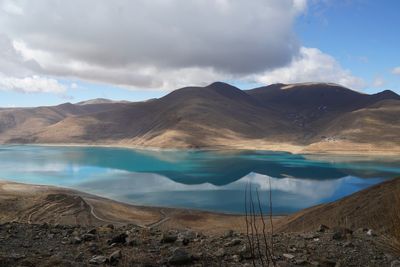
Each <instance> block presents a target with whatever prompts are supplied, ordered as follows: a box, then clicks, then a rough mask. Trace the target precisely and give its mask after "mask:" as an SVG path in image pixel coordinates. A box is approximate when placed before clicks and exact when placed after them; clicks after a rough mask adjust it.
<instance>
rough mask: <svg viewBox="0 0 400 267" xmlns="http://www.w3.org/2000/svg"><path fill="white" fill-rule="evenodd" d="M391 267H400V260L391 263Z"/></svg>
mask: <svg viewBox="0 0 400 267" xmlns="http://www.w3.org/2000/svg"><path fill="white" fill-rule="evenodd" d="M390 267H400V260H394V261H392V262H391V263H390Z"/></svg>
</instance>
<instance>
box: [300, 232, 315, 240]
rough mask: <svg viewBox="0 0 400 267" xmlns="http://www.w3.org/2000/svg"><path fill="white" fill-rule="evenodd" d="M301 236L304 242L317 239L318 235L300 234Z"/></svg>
mask: <svg viewBox="0 0 400 267" xmlns="http://www.w3.org/2000/svg"><path fill="white" fill-rule="evenodd" d="M301 236H302V237H303V238H304V239H306V240H311V239H315V238H318V237H319V235H318V234H316V233H305V234H302V235H301Z"/></svg>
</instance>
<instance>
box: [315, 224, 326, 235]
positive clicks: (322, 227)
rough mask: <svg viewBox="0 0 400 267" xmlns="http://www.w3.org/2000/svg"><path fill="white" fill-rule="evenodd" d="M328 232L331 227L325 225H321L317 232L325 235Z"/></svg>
mask: <svg viewBox="0 0 400 267" xmlns="http://www.w3.org/2000/svg"><path fill="white" fill-rule="evenodd" d="M326 230H329V227H328V226H326V225H324V224H320V225H319V227H318V230H317V232H320V233H324V232H325V231H326Z"/></svg>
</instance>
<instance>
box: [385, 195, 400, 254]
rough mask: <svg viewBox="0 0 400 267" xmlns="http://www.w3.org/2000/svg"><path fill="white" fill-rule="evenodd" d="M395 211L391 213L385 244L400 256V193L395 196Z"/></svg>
mask: <svg viewBox="0 0 400 267" xmlns="http://www.w3.org/2000/svg"><path fill="white" fill-rule="evenodd" d="M392 205H393V206H392V207H393V211H392V212H391V213H390V215H389V221H388V229H387V233H386V234H385V235H384V236H383V245H384V246H385V247H387V248H388V249H390V250H391V251H393V252H394V253H395V254H396V255H397V256H400V195H399V194H395V195H394V196H393V204H392Z"/></svg>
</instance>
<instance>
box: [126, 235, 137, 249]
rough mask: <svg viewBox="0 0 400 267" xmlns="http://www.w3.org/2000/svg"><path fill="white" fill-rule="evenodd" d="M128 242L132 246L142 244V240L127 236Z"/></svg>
mask: <svg viewBox="0 0 400 267" xmlns="http://www.w3.org/2000/svg"><path fill="white" fill-rule="evenodd" d="M126 244H127V245H128V246H131V247H136V246H138V245H139V244H140V242H139V241H138V239H136V238H132V237H127V238H126Z"/></svg>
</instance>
